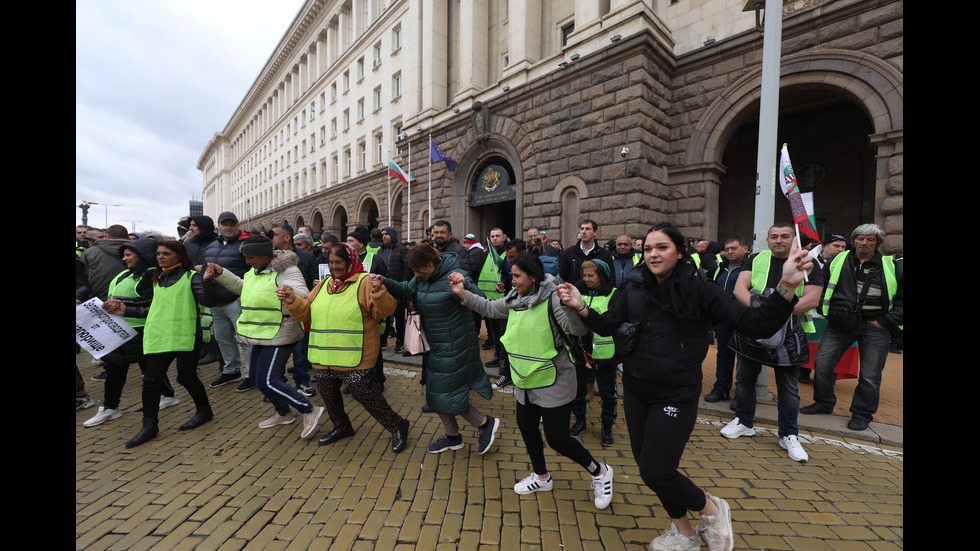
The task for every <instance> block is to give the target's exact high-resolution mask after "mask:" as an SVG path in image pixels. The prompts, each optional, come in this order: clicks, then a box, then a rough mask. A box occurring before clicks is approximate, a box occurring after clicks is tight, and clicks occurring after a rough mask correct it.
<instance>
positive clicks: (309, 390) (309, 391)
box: [296, 383, 316, 398]
mask: <svg viewBox="0 0 980 551" xmlns="http://www.w3.org/2000/svg"><path fill="white" fill-rule="evenodd" d="M296 390H298V391H299V393H300V394H302V395H303V396H306V397H307V398H309V397H310V396H315V395H316V390H314V389H313V387H312V386H310V385H309V384H304V383H300V384H298V385H296Z"/></svg>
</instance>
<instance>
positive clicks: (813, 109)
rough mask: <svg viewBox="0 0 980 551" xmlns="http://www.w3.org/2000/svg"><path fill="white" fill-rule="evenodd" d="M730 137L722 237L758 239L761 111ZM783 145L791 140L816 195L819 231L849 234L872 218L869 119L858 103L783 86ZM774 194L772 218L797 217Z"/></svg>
mask: <svg viewBox="0 0 980 551" xmlns="http://www.w3.org/2000/svg"><path fill="white" fill-rule="evenodd" d="M758 107H759V104H758V102H757V103H756V104H755V106H754V109H749V110H747V111H746V118H747V119H748V120H750V121H752V122H748V123H745V124H742V125H741V126H739V127H738V129H737V130H736V131H735V133H734V134H733V135H732V138H731V140H730V141H729V142H728V145H727V146H726V147H725V152H724V154H723V155H722V161H721V162H722V164H723V165H725V166H726V167H727V168H728V169H727V170H726V171H725V173H724V174H723V175H722V176H721V180H720V186H719V193H718V203H719V205H720V208H719V210H718V235H717V239H716V240H717V241H719V242H721V240H724V239H726V238H728V237H732V236H736V237H741V238H743V239H749V240H751V238H752V231H753V213H754V212H755V186H756V182H755V172H756V166H755V160H756V153H757V149H758V136H759V126H758V124H757V121H758V116H759V111H758ZM780 107H781V109H780V117H779V139H778V143H779V144H784V143H785V144H787V149H788V151H789V154H790V158H791V160H792V162H793V169H794V171H795V172H796V175H797V179H798V181H799V183H800V191H801V192H803V193H807V192H812V193H813V207H814V212H813V215H814V218H815V219H816V225H817V232H818V233H819V234H820V235H823V234H825V233H827V232H833V233H839V234H843V235H849V234H850V231H851V230H852V229H854V228H855V227H857V226H858V225H859V224H861V223H863V222H866V221H869V220H874V195H875V173H874V169H875V159H874V153H873V151H872V148H871V144H870V143H869V141H868V136H869V135H870V134H871V133H872V132H873V127H872V125H871V121H869V120H868V118H867V117H866V116H865V115H864V113H863V112H862V111H861V110H860V109H858V107H857V106H855V105H854V104H853V103H850V102H848V101H847V100H846V99H844V98H842V97H840V96H836V95H834V94H830V93H826V92H821V91H813V90H806V89H803V90H798V91H792V90H784V91H782V93H781V96H780ZM778 195H779V194H778V191H777V197H776V203H775V209H774V220H792V219H793V216H792V213H791V211H790V205H789V201H787V200H785V199H784V198H782V197H780V196H778Z"/></svg>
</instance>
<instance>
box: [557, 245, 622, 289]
mask: <svg viewBox="0 0 980 551" xmlns="http://www.w3.org/2000/svg"><path fill="white" fill-rule="evenodd" d="M595 259H599V260H602V261H603V262H605V263H606V264H609V265H610V266H612V265H613V260H612V253H610V252H609V251H607V250H606V249H603V248H602V247H601V246H599V243H598V241H597V242H596V244H595V247H592V250H591V251H589V254H585V252H584V251H583V250H582V241H579V242H578V243H576V244H575V246H574V247H569V248H567V249H565V250H564V251H563V252H562V254H561V257H560V258H559V259H558V262H559V264H558V271H559V274H560V275H561V279H562V281H578V280H579V279H580V278H581V277H582V273H581V271H582V263H583V262H585V261H586V260H595Z"/></svg>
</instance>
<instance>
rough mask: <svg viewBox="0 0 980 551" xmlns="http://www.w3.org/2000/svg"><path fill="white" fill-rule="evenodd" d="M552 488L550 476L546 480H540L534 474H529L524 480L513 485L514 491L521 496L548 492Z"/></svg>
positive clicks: (552, 482) (552, 483)
mask: <svg viewBox="0 0 980 551" xmlns="http://www.w3.org/2000/svg"><path fill="white" fill-rule="evenodd" d="M552 488H554V481H553V480H552V478H551V476H549V477H548V480H541V479H539V478H538V475H536V474H534V473H531V475H530V476H528V477H527V478H525V479H524V480H522V481H520V482H518V483H517V484H514V491H515V492H517V494H518V495H522V496H526V495H528V494H533V493H534V492H550V491H551V490H552Z"/></svg>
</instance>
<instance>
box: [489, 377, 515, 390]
mask: <svg viewBox="0 0 980 551" xmlns="http://www.w3.org/2000/svg"><path fill="white" fill-rule="evenodd" d="M513 382H514V381H512V380H510V377H508V376H507V375H501V376H500V377H497V382H496V383H493V389H494V390H500V389H501V388H504V387H505V386H507V385H509V384H511V383H513Z"/></svg>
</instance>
